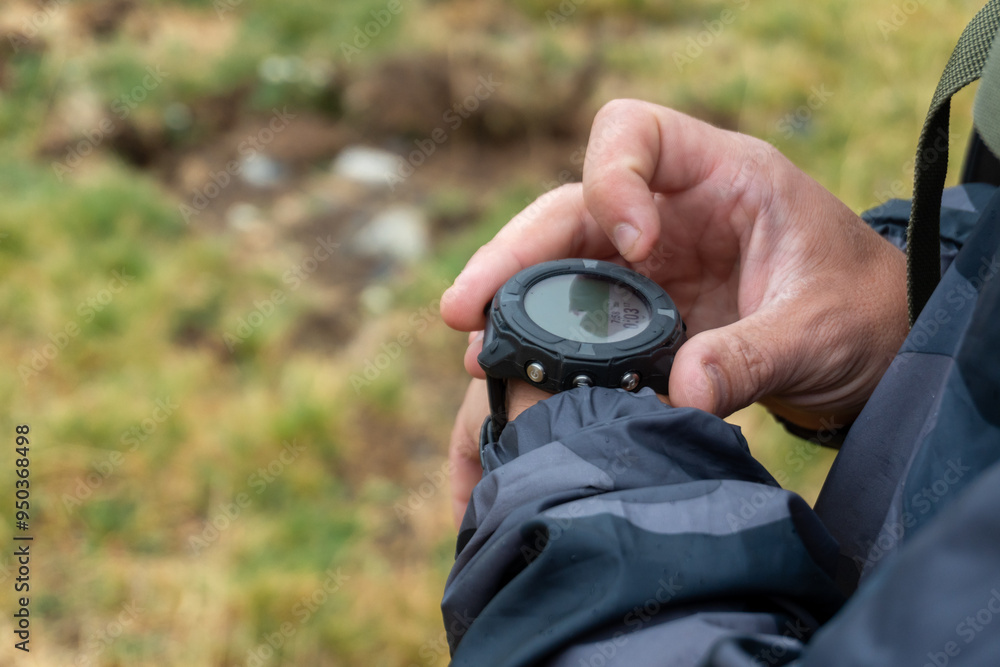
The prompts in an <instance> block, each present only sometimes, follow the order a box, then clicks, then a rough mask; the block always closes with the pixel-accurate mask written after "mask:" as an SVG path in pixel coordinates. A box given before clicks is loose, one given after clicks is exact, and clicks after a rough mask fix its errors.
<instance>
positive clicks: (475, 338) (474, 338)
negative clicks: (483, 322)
mask: <svg viewBox="0 0 1000 667" xmlns="http://www.w3.org/2000/svg"><path fill="white" fill-rule="evenodd" d="M482 339H483V331H482V330H479V331H477V332H475V334H469V345H473V344H475V343H478V342H479V341H481V340H482Z"/></svg>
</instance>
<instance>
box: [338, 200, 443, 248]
mask: <svg viewBox="0 0 1000 667" xmlns="http://www.w3.org/2000/svg"><path fill="white" fill-rule="evenodd" d="M429 244H430V240H429V238H428V234H427V219H426V218H425V217H424V214H423V212H421V210H420V209H418V208H415V207H413V206H393V207H390V208H387V209H384V210H383V211H381V212H379V213H377V214H376V215H375V217H374V218H372V219H371V220H370V221H369V222H368V223H367V224H366V225H365V226H364V227H363V228H362V229H361V231H359V232H358V233H357V235H356V236H355V237H354V240H353V243H352V245H353V247H354V249H355V251H356V252H359V253H361V254H363V255H371V256H376V257H378V256H382V257H390V258H392V259H395V260H398V261H401V262H414V261H416V260H418V259H420V258H422V257H423V256H424V255H426V254H427V249H428V246H429Z"/></svg>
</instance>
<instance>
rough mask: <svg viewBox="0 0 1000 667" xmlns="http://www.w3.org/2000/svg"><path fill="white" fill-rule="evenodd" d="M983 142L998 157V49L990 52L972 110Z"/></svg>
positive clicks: (999, 124)
mask: <svg viewBox="0 0 1000 667" xmlns="http://www.w3.org/2000/svg"><path fill="white" fill-rule="evenodd" d="M972 113H973V118H975V123H976V128H977V129H978V130H979V136H980V137H982V139H983V142H984V143H985V144H986V145H987V146H988V147H989V149H990V150H991V151H992V152H993V155H1000V48H996V49H993V50H992V51H990V55H989V57H988V58H987V59H986V65H985V66H984V67H983V75H982V82H981V83H980V84H979V91H978V92H976V104H975V106H974V107H973V110H972Z"/></svg>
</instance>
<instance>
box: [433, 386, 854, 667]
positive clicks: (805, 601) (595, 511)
mask: <svg viewBox="0 0 1000 667" xmlns="http://www.w3.org/2000/svg"><path fill="white" fill-rule="evenodd" d="M837 554H838V549H837V545H836V543H835V542H834V541H833V539H832V538H831V537H830V536H829V534H828V533H827V532H826V530H825V529H824V528H823V526H822V524H821V523H820V522H819V520H818V518H817V517H816V515H815V514H814V513H813V512H812V510H811V509H810V508H809V506H808V505H807V504H806V503H805V502H804V501H803V500H802V499H801V498H799V497H798V496H797V495H795V494H793V493H789V492H787V491H784V490H782V489H781V488H780V487H779V486H778V484H777V483H776V482H775V481H774V479H773V478H772V477H771V476H770V475H769V474H768V473H767V471H766V470H765V469H764V468H763V467H762V466H761V465H760V464H759V463H757V461H755V460H754V459H753V457H751V456H750V453H749V451H748V448H747V444H746V441H745V440H744V439H743V437H742V435H741V434H740V431H739V429H738V428H737V427H735V426H732V425H729V424H727V423H726V422H724V421H723V420H721V419H718V418H716V417H714V416H712V415H709V414H707V413H704V412H701V411H697V410H692V409H678V408H670V407H667V406H664V405H663V404H662V403H660V402H659V400H657V398H656V396H655V395H654V394H653V393H652V392H651V391H649V390H644V391H641V392H639V393H638V394H629V393H626V392H624V391H620V390H610V389H598V388H581V389H574V390H572V391H569V392H565V393H562V394H558V395H556V396H553V397H552V398H549V399H547V400H545V401H542V402H541V403H538V404H537V405H535V406H534V407H532V408H531V409H529V410H527V411H526V412H524V413H523V414H522V415H521V416H519V417H518V418H517V419H516V420H515V421H514V422H512V423H511V424H510V425H509V426H508V427H507V429H506V430H505V431H504V434H503V436H502V438H501V439H500V442H499V443H498V444H496V445H494V446H493V448H492V450H491V451H489V452H487V470H486V471H485V472H484V477H483V480H482V481H481V482H480V484H479V485H478V486H477V487H476V489H475V491H474V493H473V497H472V501H471V503H470V505H469V509H468V511H467V513H466V516H465V520H464V522H463V524H462V527H461V529H460V533H459V539H458V549H457V555H456V560H455V565H454V568H453V570H452V572H451V575H450V577H449V579H448V583H447V587H446V590H445V594H444V600H443V603H442V609H443V613H444V620H445V627H446V629H447V631H448V639H449V643H450V645H451V649H452V654H453V655H452V657H453V663H452V664H454V665H477V666H484V665H552V666H556V665H558V666H565V667H569V666H573V667H578V666H581V665H657V664H662V665H678V666H679V665H696V664H700V663H703V662H704V661H706V660H711V661H712V664H716V665H726V664H742V665H750V664H754V662H753V660H758V657H755V654H762V656H759V658H760V659H762V660H763V662H761V663H760V664H780V663H784V662H787V661H788V660H791V659H793V658H794V657H795V656H797V655H799V654H800V651H801V647H802V641H804V640H806V639H808V637H809V636H810V635H811V634H812V633H813V631H814V630H815V629H816V628H817V627H818V626H819V625H820V624H822V623H823V622H824V621H826V620H827V619H828V618H830V616H832V615H833V614H834V613H835V612H836V611H837V609H838V608H839V607H840V606H841V604H842V602H843V599H842V597H841V596H840V594H839V593H838V591H837V589H836V586H835V585H834V583H833V580H832V575H833V570H834V568H835V563H836V557H837ZM725 640H729V641H725ZM762 652H763V653H762ZM734 655H738V656H740V657H739V658H738V659H737V658H735V657H733V656H734ZM730 658H732V659H730ZM777 658H780V660H779V659H777ZM734 660H735V661H734Z"/></svg>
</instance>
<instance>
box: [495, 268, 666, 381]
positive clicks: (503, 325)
mask: <svg viewBox="0 0 1000 667" xmlns="http://www.w3.org/2000/svg"><path fill="white" fill-rule="evenodd" d="M565 274H583V275H592V276H597V277H600V278H602V279H605V280H608V279H610V280H612V281H615V282H618V283H621V284H623V285H625V286H626V287H627V288H628V289H630V290H632V291H633V292H634V293H636V294H637V295H638V296H639V297H640V298H641V299H642V300H643V302H644V303H645V305H646V307H647V308H648V309H649V315H650V319H649V322H648V324H647V325H646V327H645V328H644V329H642V330H641V331H639V332H638V333H636V335H634V336H632V337H630V338H627V339H625V340H621V341H615V342H607V343H587V342H581V341H576V340H572V339H569V338H564V337H562V336H559V335H558V334H555V333H552V332H551V331H548V330H546V329H544V328H542V327H541V326H540V325H539V324H537V323H536V322H535V321H534V320H533V319H532V318H531V316H530V315H528V313H527V310H526V309H525V306H524V298H525V296H526V295H527V293H528V290H530V289H531V288H532V287H533V286H534V285H536V284H538V283H539V282H541V281H542V280H545V279H547V278H550V277H553V276H559V275H565ZM487 315H488V317H487V332H486V335H485V336H484V340H483V353H482V354H481V355H480V358H479V362H480V365H481V366H482V367H483V370H484V371H485V372H486V373H487V375H493V376H497V377H504V378H510V377H517V378H519V379H522V380H524V381H526V382H528V383H529V384H532V385H533V386H536V387H540V388H541V389H543V390H545V391H548V392H550V393H556V392H558V391H565V390H567V389H570V388H572V386H573V384H572V380H573V377H574V376H576V375H578V374H579V373H581V372H583V373H585V374H587V375H588V376H590V377H591V378H592V379H593V381H594V384H595V385H596V386H605V387H613V386H617V382H616V381H615V380H617V378H619V377H620V376H621V375H622V374H623V373H625V372H627V371H633V372H638V373H639V374H640V377H641V380H640V383H639V386H638V387H637V388H636V389H638V388H641V387H643V386H652V387H653V388H654V389H655V390H656V391H658V392H660V393H666V379H667V376H668V375H669V368H667V369H666V374H664V373H662V372H653V370H655V369H651V368H650V366H654V365H655V364H656V362H657V361H658V360H659V359H658V358H659V357H662V356H664V355H663V354H657V353H658V352H667V351H669V352H670V354H669V356H670V359H669V361H670V362H672V357H673V354H672V352H673V351H674V349H675V348H676V347H677V346H679V343H680V342H683V341H682V339H683V336H684V325H683V323H682V321H681V318H680V314H679V312H678V310H677V307H676V305H675V304H674V302H673V301H672V300H671V299H670V297H669V296H668V295H667V293H666V292H665V291H664V290H663V288H661V287H660V286H659V285H657V284H656V283H655V282H653V281H652V280H650V279H649V278H647V277H645V276H643V275H642V274H639V273H636V272H635V271H632V270H631V269H628V268H626V267H623V266H619V265H618V264H613V263H611V262H605V261H601V260H592V259H564V260H557V261H552V262H544V263H542V264H537V265H535V266H532V267H529V268H527V269H524V270H523V271H521V272H519V273H518V274H517V275H515V276H514V277H512V278H511V279H510V280H508V281H507V282H506V283H505V284H504V285H503V287H501V288H500V290H498V291H497V293H496V295H495V296H494V298H493V301H492V302H491V304H490V306H489V308H488V313H487ZM504 343H508V345H504ZM500 348H505V349H500ZM511 356H513V357H514V358H513V359H511V358H510V357H511ZM534 357H537V359H534V360H536V361H538V362H539V363H541V364H542V365H543V366H544V367H545V368H546V374H547V375H546V378H545V380H544V381H542V382H535V381H532V380H531V379H530V378H529V377H528V376H527V373H526V372H525V369H524V367H525V366H526V365H527V364H528V363H530V362H531V361H532V359H533V358H534ZM629 360H631V361H633V362H634V363H633V364H632V366H635V367H634V368H632V367H630V368H626V366H629V364H628V363H627V362H628V361H629ZM512 362H513V363H512ZM612 375H614V376H615V377H612Z"/></svg>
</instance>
